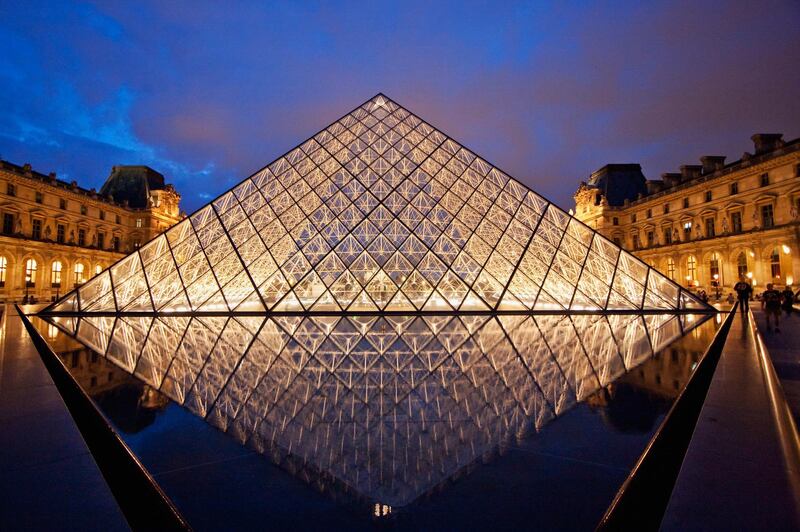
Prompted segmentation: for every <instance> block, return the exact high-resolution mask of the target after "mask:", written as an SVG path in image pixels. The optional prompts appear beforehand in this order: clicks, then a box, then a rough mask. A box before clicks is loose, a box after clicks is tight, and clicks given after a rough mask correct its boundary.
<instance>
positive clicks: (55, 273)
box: [50, 260, 62, 288]
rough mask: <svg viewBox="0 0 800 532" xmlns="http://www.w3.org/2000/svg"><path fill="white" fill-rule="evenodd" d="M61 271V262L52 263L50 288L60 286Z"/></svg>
mask: <svg viewBox="0 0 800 532" xmlns="http://www.w3.org/2000/svg"><path fill="white" fill-rule="evenodd" d="M61 269H62V264H61V262H60V261H57V260H56V261H53V266H52V267H51V268H50V286H52V287H53V288H55V287H58V286H61Z"/></svg>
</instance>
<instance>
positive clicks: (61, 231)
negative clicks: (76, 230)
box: [56, 224, 67, 244]
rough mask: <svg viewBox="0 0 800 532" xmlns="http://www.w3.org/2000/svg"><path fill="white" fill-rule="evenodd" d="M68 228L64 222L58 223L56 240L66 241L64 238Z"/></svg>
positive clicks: (60, 242)
mask: <svg viewBox="0 0 800 532" xmlns="http://www.w3.org/2000/svg"><path fill="white" fill-rule="evenodd" d="M66 233H67V228H66V227H65V226H64V224H58V226H57V227H56V242H58V243H59V244H63V243H64V239H65V238H66Z"/></svg>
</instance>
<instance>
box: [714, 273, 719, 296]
mask: <svg viewBox="0 0 800 532" xmlns="http://www.w3.org/2000/svg"><path fill="white" fill-rule="evenodd" d="M714 288H716V289H717V301H719V274H718V273H715V274H714Z"/></svg>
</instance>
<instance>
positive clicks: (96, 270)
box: [94, 264, 103, 275]
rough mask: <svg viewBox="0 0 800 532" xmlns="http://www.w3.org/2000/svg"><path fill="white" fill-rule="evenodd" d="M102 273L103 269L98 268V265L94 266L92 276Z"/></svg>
mask: <svg viewBox="0 0 800 532" xmlns="http://www.w3.org/2000/svg"><path fill="white" fill-rule="evenodd" d="M102 271H103V267H102V266H100V265H99V264H97V265H95V267H94V274H95V275H97V274H98V273H100V272H102Z"/></svg>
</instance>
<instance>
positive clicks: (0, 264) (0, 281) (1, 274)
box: [0, 257, 8, 287]
mask: <svg viewBox="0 0 800 532" xmlns="http://www.w3.org/2000/svg"><path fill="white" fill-rule="evenodd" d="M6 268H8V259H7V258H5V257H0V287H3V286H5V285H6Z"/></svg>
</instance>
